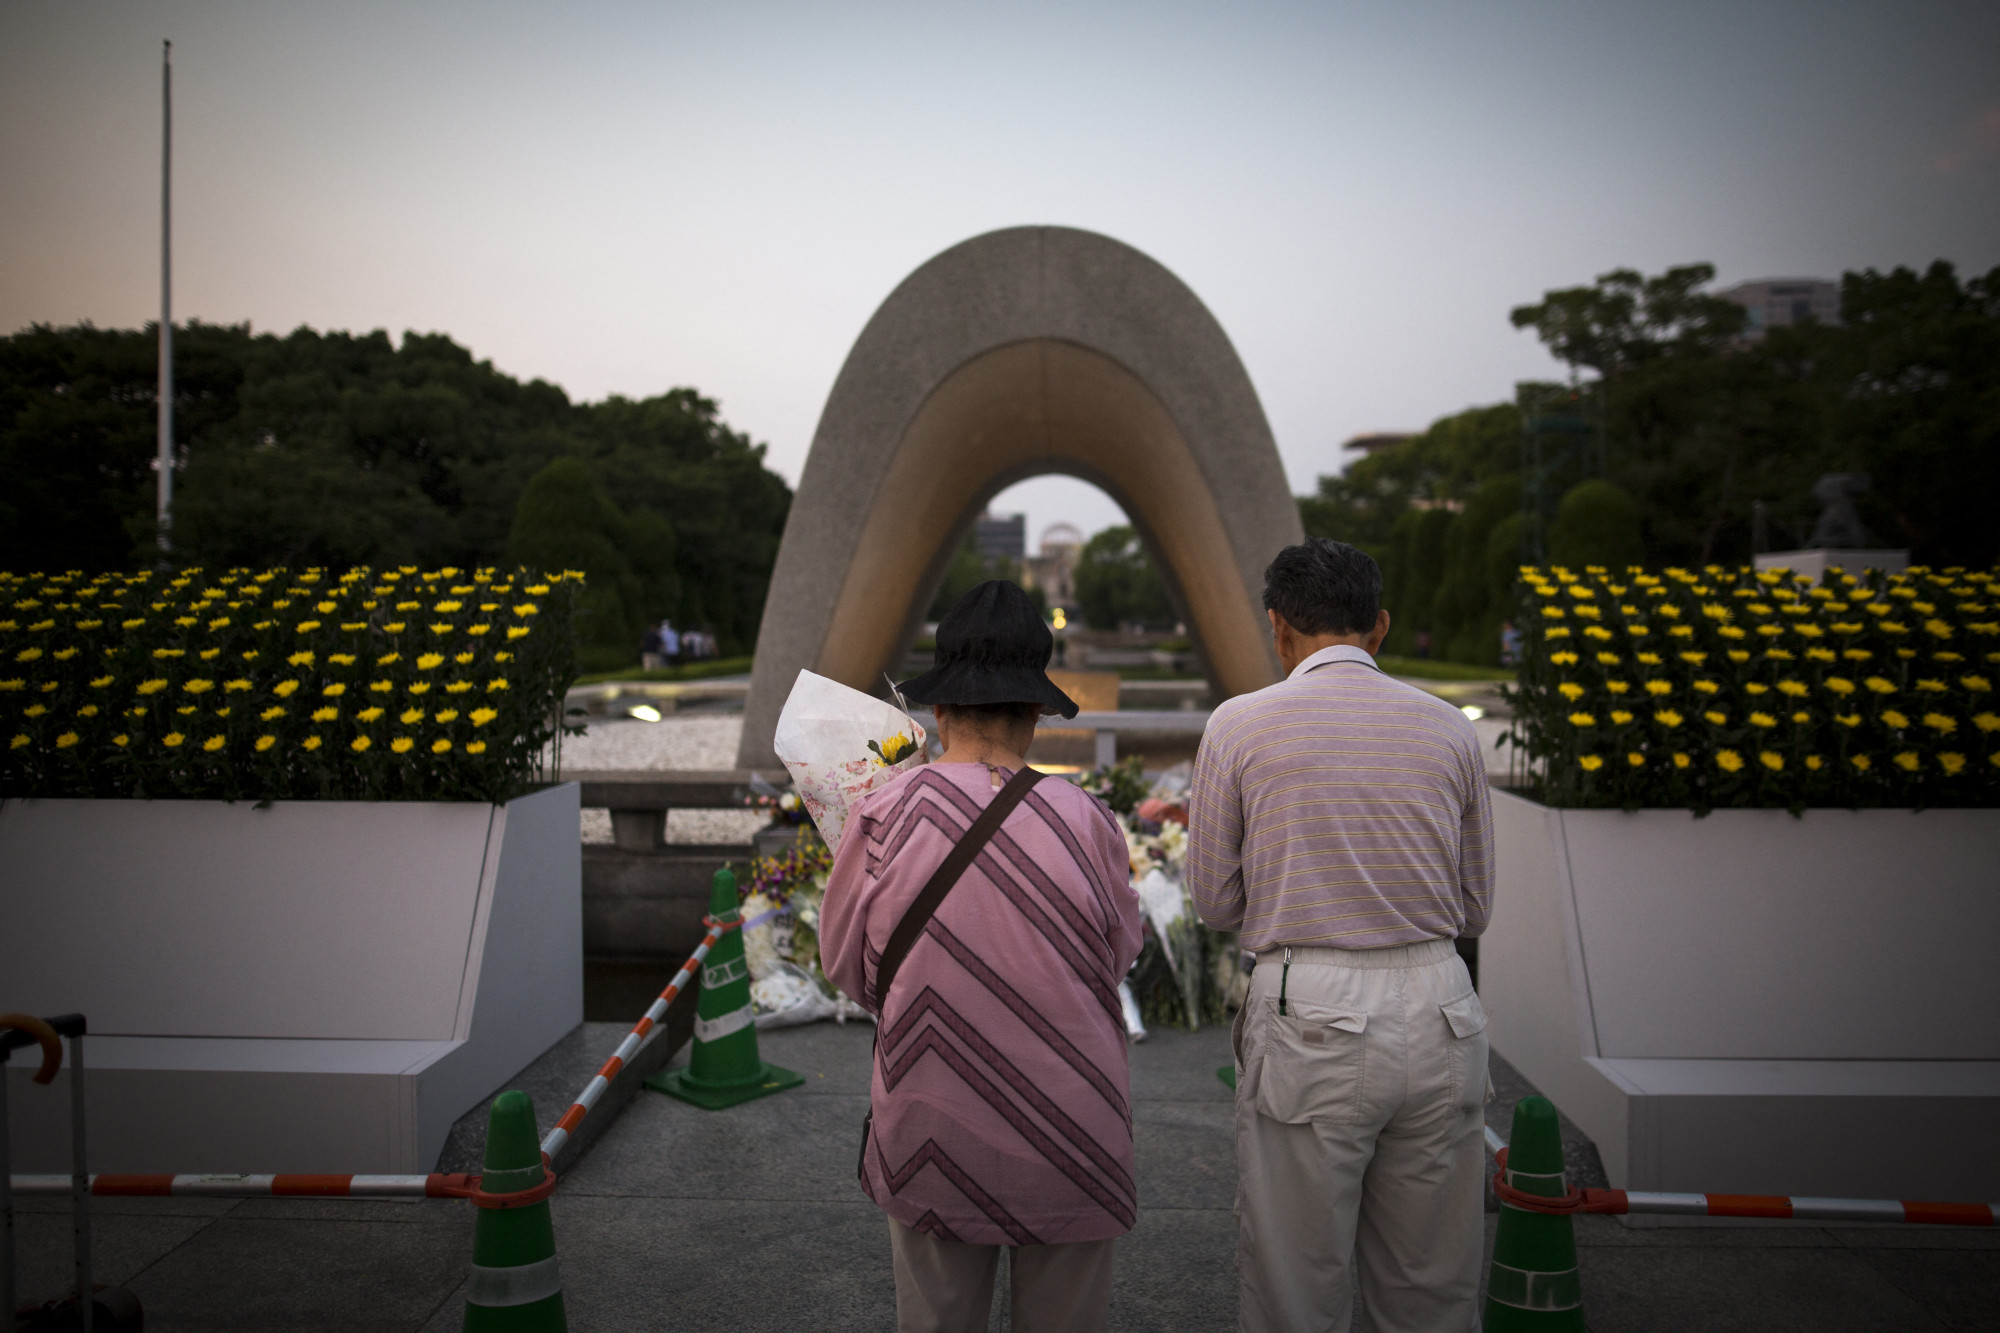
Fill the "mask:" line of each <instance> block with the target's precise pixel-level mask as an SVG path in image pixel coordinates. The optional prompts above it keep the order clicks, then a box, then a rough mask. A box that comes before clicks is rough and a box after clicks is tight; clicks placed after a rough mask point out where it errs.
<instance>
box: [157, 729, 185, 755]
mask: <svg viewBox="0 0 2000 1333" xmlns="http://www.w3.org/2000/svg"><path fill="white" fill-rule="evenodd" d="M185 740H187V737H186V736H183V735H182V734H181V733H180V732H178V731H170V732H168V733H167V734H166V735H164V736H162V737H160V744H162V745H164V746H166V747H167V748H168V749H169V750H177V749H179V748H180V746H181V743H182V742H183V741H185Z"/></svg>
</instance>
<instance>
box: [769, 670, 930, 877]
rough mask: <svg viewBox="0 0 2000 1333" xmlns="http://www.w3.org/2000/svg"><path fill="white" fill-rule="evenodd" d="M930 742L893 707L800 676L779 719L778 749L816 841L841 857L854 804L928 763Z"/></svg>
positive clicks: (837, 685)
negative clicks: (815, 830)
mask: <svg viewBox="0 0 2000 1333" xmlns="http://www.w3.org/2000/svg"><path fill="white" fill-rule="evenodd" d="M927 739H928V738H927V737H926V736H925V734H924V729H923V728H922V727H921V726H919V725H918V724H917V722H916V720H915V719H914V718H912V717H911V716H910V715H909V713H907V712H906V711H904V710H903V709H902V708H899V707H897V706H896V705H895V704H892V703H886V702H884V701H883V700H880V699H873V698H870V697H869V696H868V695H865V694H863V693H862V692H861V691H859V690H851V689H849V688H848V687H847V686H845V685H842V684H840V683H838V682H837V681H831V680H828V679H827V678H826V677H824V676H817V675H814V674H813V673H812V672H810V671H801V672H799V678H798V680H797V681H796V682H795V683H794V684H793V686H792V693H791V695H790V697H789V698H787V699H786V700H785V708H784V711H783V712H782V713H780V714H779V715H778V729H777V735H776V737H775V738H774V748H775V749H776V750H777V752H778V758H779V759H781V760H783V761H784V765H785V771H786V772H788V773H790V774H791V775H792V790H793V791H795V792H797V793H798V797H799V800H800V801H802V802H803V803H804V804H805V808H806V813H807V814H809V815H811V816H812V821H813V823H814V825H816V826H817V827H818V829H819V836H820V837H821V838H822V839H824V840H825V842H826V845H827V848H828V849H829V850H833V851H837V850H838V849H839V847H840V833H841V830H842V829H843V828H844V827H845V826H846V824H847V812H848V810H849V809H850V808H851V807H852V806H853V804H854V802H855V801H857V800H859V799H860V798H861V797H863V796H865V795H866V794H868V793H869V792H871V791H873V790H875V789H876V788H877V787H880V786H881V785H882V784H884V783H886V782H888V781H890V780H891V779H893V778H895V777H896V776H898V775H899V774H902V773H907V772H909V771H910V770H911V769H913V768H915V767H917V765H919V764H922V763H924V762H926V761H927V760H928V759H929V757H930V752H929V751H928V750H927V749H926V748H925V742H926V740H927Z"/></svg>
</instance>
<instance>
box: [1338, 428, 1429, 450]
mask: <svg viewBox="0 0 2000 1333" xmlns="http://www.w3.org/2000/svg"><path fill="white" fill-rule="evenodd" d="M1415 438H1417V437H1416V436H1415V435H1414V434H1412V433H1411V432H1409V431H1406V430H1378V431H1370V432H1368V433H1366V434H1364V435H1357V436H1355V437H1354V438H1353V439H1351V440H1349V441H1348V442H1347V443H1346V444H1343V445H1341V446H1340V447H1341V448H1342V449H1352V450H1354V451H1355V452H1356V453H1360V454H1372V453H1374V452H1375V451H1376V450H1377V449H1389V448H1393V447H1395V446H1396V445H1399V444H1401V443H1402V442H1403V441H1405V440H1414V439H1415Z"/></svg>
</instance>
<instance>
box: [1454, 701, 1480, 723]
mask: <svg viewBox="0 0 2000 1333" xmlns="http://www.w3.org/2000/svg"><path fill="white" fill-rule="evenodd" d="M1458 711H1459V712H1461V713H1463V714H1465V715H1466V716H1467V717H1469V718H1471V719H1472V720H1473V721H1474V722H1477V721H1478V720H1479V719H1480V718H1482V717H1485V716H1486V710H1485V709H1484V708H1481V707H1480V706H1479V705H1478V704H1460V705H1459V708H1458Z"/></svg>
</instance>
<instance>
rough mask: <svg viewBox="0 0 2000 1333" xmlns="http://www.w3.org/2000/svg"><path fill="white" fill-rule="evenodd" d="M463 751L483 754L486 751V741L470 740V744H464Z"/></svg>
mask: <svg viewBox="0 0 2000 1333" xmlns="http://www.w3.org/2000/svg"><path fill="white" fill-rule="evenodd" d="M465 752H466V753H467V754H485V753H486V742H485V741H474V742H472V744H470V745H468V746H466V747H465Z"/></svg>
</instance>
